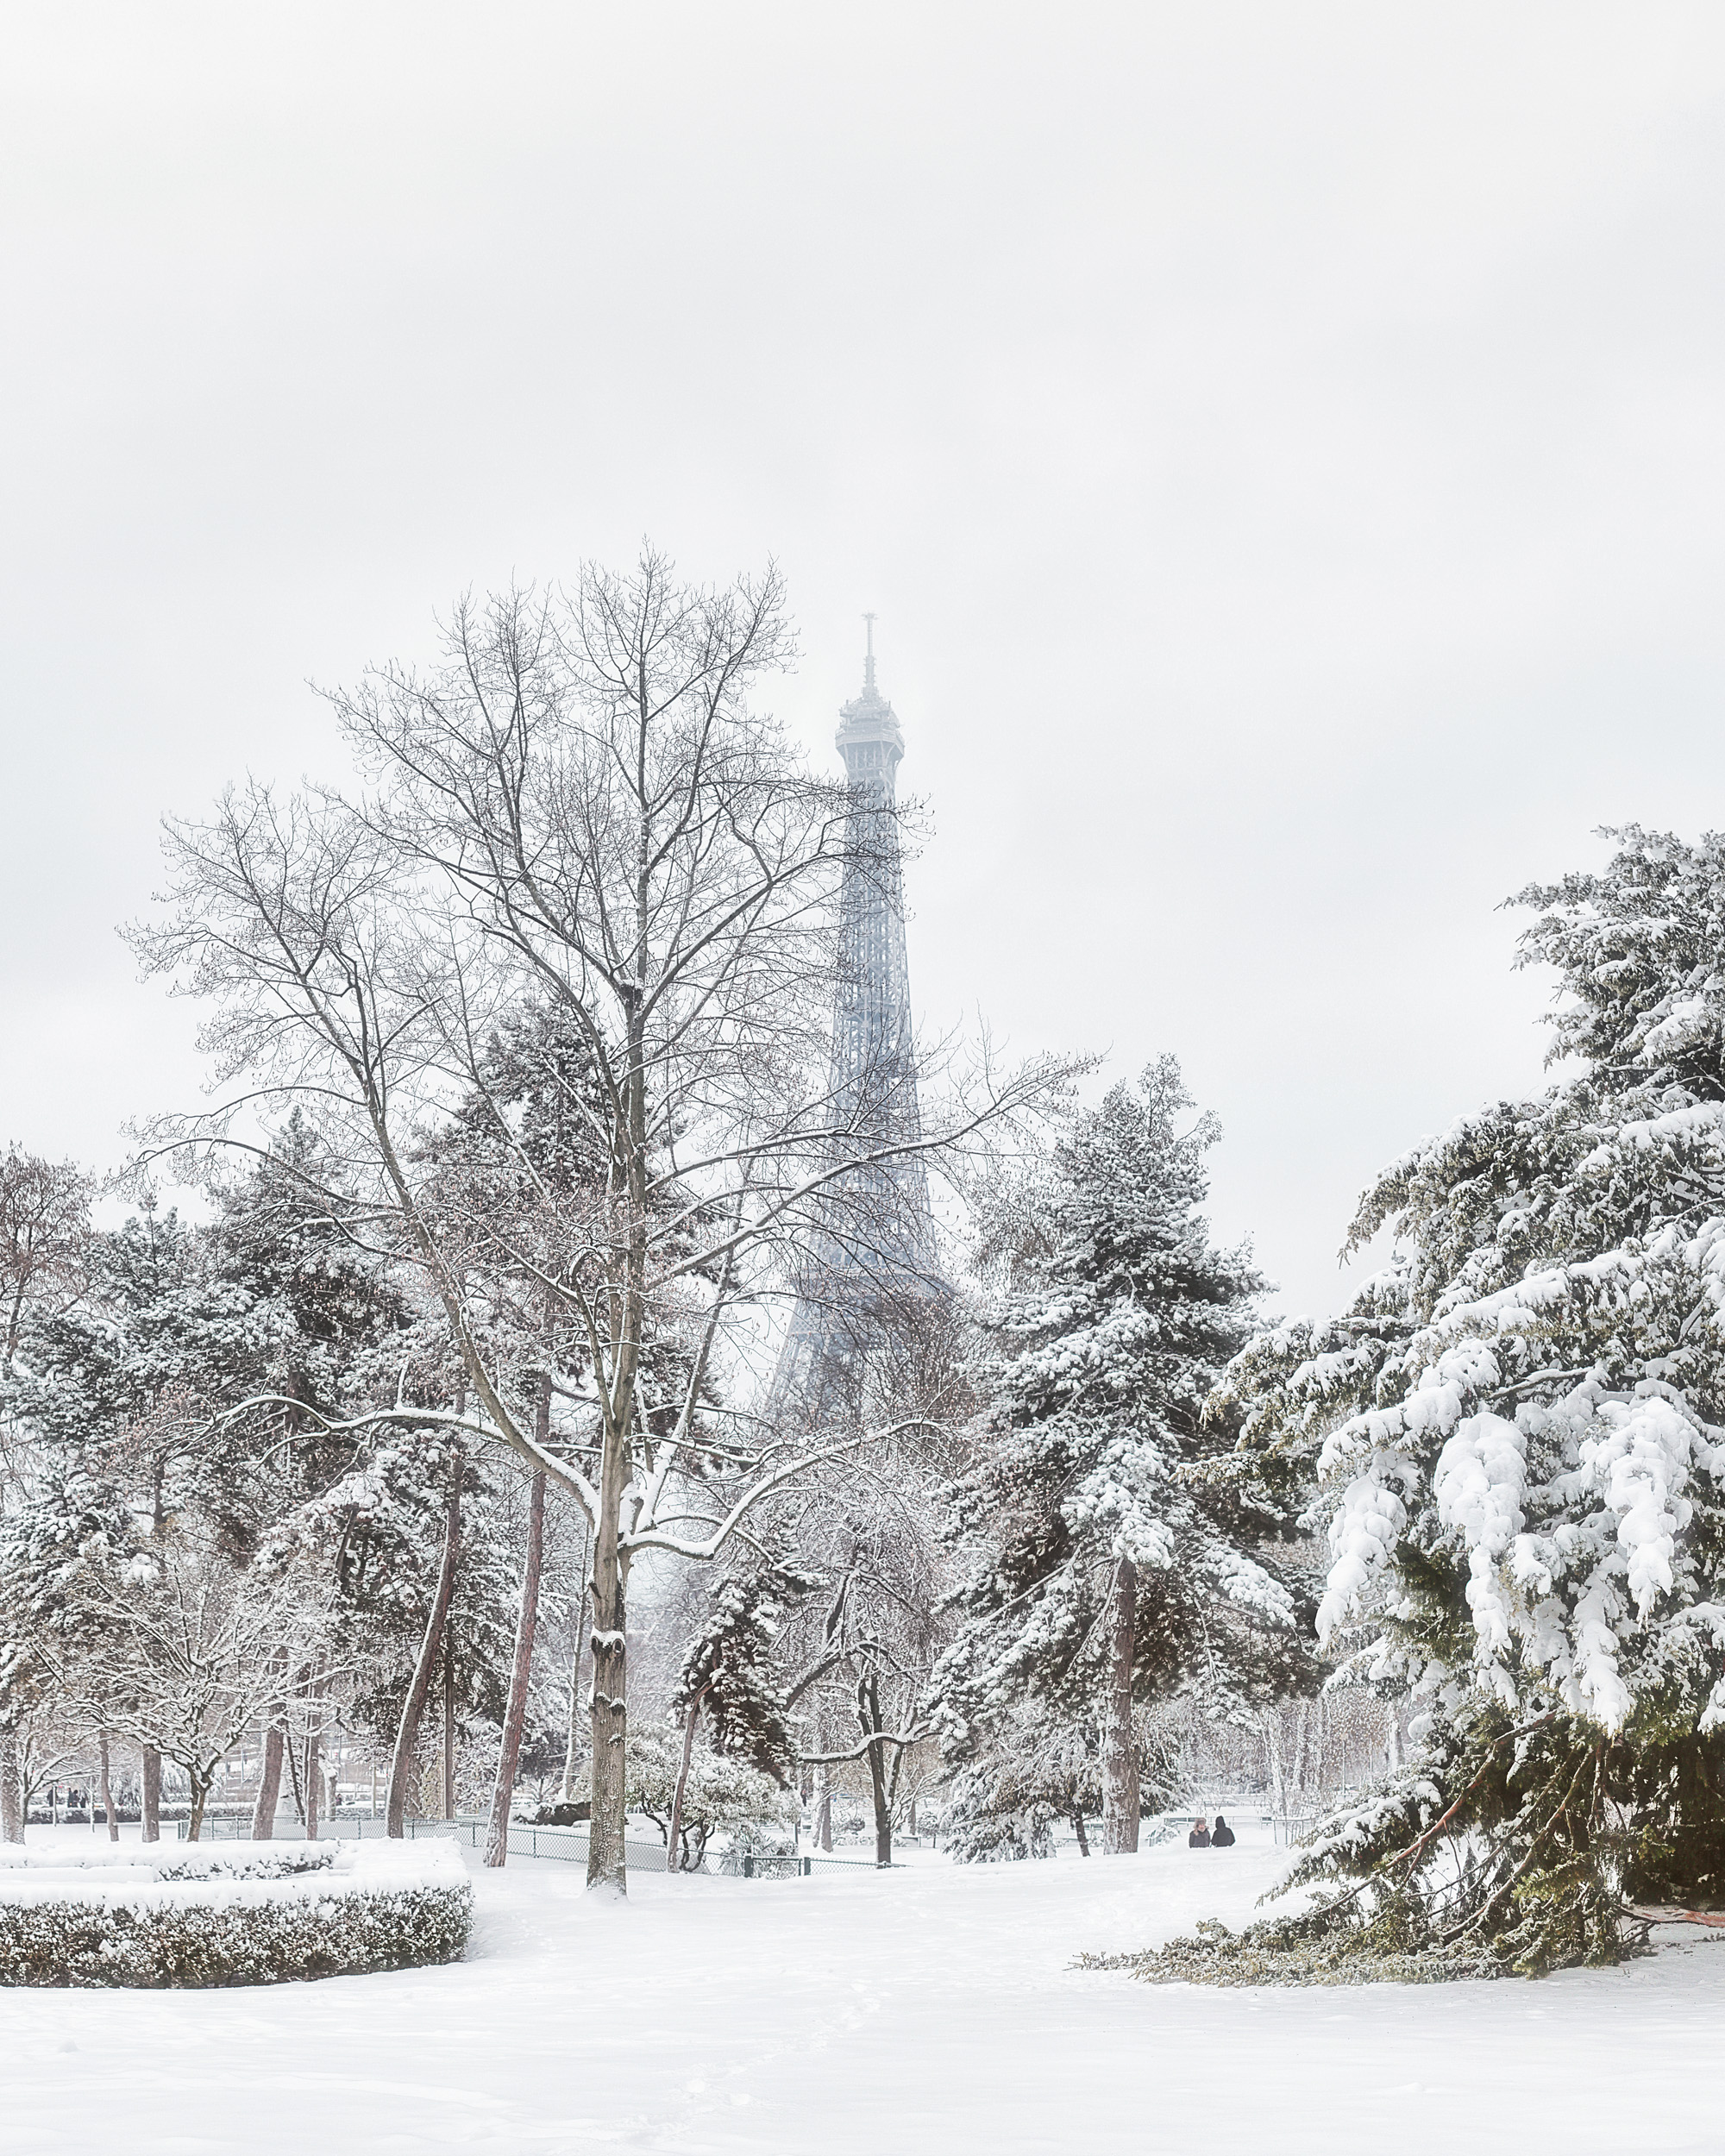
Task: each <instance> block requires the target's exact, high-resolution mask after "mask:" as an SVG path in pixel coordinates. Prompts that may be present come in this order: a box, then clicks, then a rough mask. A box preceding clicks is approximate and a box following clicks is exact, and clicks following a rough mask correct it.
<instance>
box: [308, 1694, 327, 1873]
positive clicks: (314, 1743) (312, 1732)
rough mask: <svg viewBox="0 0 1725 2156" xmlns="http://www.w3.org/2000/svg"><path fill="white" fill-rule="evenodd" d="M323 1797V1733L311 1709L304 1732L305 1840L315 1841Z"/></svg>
mask: <svg viewBox="0 0 1725 2156" xmlns="http://www.w3.org/2000/svg"><path fill="white" fill-rule="evenodd" d="M322 1796H323V1730H322V1728H321V1727H320V1725H319V1720H318V1714H317V1708H316V1707H313V1708H312V1710H311V1720H310V1724H309V1726H308V1727H307V1729H306V1732H305V1839H307V1841H316V1840H317V1814H318V1812H319V1810H320V1808H321V1806H320V1803H319V1800H320V1798H321V1797H322Z"/></svg>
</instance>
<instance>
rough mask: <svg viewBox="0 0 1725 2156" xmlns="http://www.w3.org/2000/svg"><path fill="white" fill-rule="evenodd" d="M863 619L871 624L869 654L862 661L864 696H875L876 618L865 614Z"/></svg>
mask: <svg viewBox="0 0 1725 2156" xmlns="http://www.w3.org/2000/svg"><path fill="white" fill-rule="evenodd" d="M862 618H863V620H864V621H865V622H867V623H868V624H869V629H868V636H869V653H868V656H867V657H866V658H865V659H864V660H863V661H862V693H863V694H864V696H873V695H874V694H875V617H874V616H873V615H872V614H865V615H864V616H863V617H862Z"/></svg>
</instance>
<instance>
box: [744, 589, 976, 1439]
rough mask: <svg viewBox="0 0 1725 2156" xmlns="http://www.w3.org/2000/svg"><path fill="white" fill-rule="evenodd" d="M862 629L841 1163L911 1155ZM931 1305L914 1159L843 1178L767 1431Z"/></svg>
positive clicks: (887, 759) (880, 787)
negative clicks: (901, 1150) (912, 1310)
mask: <svg viewBox="0 0 1725 2156" xmlns="http://www.w3.org/2000/svg"><path fill="white" fill-rule="evenodd" d="M862 618H863V620H864V621H865V622H866V623H867V624H868V652H867V656H866V657H865V658H864V660H863V661H862V695H861V696H859V697H857V698H856V699H855V701H854V702H852V703H850V704H846V705H844V707H843V709H842V710H841V711H840V712H839V724H838V734H837V746H838V753H839V755H841V756H843V757H844V768H845V771H846V773H847V774H848V775H849V777H850V811H849V813H848V815H847V818H846V829H845V841H846V844H845V865H844V881H843V883H842V886H841V888H840V893H839V950H838V981H837V993H836V995H835V998H834V1006H833V1013H832V1063H831V1084H830V1088H829V1093H830V1114H831V1121H832V1124H833V1125H834V1128H835V1130H836V1131H838V1132H840V1133H841V1134H842V1135H841V1136H840V1138H839V1139H838V1140H837V1142H838V1143H840V1144H843V1145H844V1149H845V1150H846V1151H847V1152H849V1153H852V1154H867V1153H869V1152H872V1151H874V1150H876V1149H878V1148H882V1147H892V1146H897V1145H904V1144H914V1143H915V1141H916V1140H917V1139H918V1138H920V1136H921V1134H922V1119H921V1113H920V1111H919V1106H918V1101H917V1071H916V1054H915V1046H914V1042H913V1032H912V1026H911V990H910V971H909V968H908V966H907V964H906V957H905V898H904V870H903V865H902V863H901V862H900V855H899V830H898V817H897V807H896V802H897V794H896V782H897V774H898V768H899V760H900V757H901V756H902V755H904V753H905V736H904V733H903V730H901V728H900V725H899V721H898V717H897V714H896V713H895V712H894V710H893V707H892V705H890V704H888V702H887V700H886V699H885V698H884V697H882V695H881V693H880V691H879V689H878V688H877V687H876V686H875V617H874V616H873V615H872V614H865V615H864V616H863V617H862ZM944 1293H945V1290H944V1287H943V1285H942V1283H941V1282H940V1279H939V1275H938V1272H937V1270H936V1264H935V1246H934V1223H933V1218H932V1215H931V1213H930V1211H929V1202H928V1177H927V1175H926V1174H925V1170H924V1168H923V1164H922V1160H921V1157H920V1156H919V1155H916V1154H912V1155H910V1156H908V1157H906V1156H900V1157H899V1158H897V1159H892V1160H888V1161H883V1162H869V1163H867V1164H864V1165H858V1166H856V1167H855V1168H853V1169H850V1170H849V1171H848V1172H847V1173H846V1174H845V1175H844V1176H843V1177H842V1178H841V1179H840V1180H839V1181H837V1183H836V1184H835V1185H834V1186H833V1188H832V1190H831V1194H830V1195H829V1196H828V1198H827V1199H826V1200H825V1202H824V1204H823V1206H822V1209H821V1215H820V1219H819V1225H818V1226H817V1229H816V1232H815V1234H814V1235H813V1237H812V1245H811V1248H810V1250H809V1252H808V1256H807V1260H806V1263H805V1264H804V1266H803V1268H802V1269H801V1272H800V1276H799V1278H798V1281H797V1300H796V1304H795V1307H794V1308H793V1310H792V1313H791V1320H790V1324H789V1326H787V1329H786V1332H785V1338H784V1343H783V1344H782V1346H781V1349H780V1351H779V1361H778V1366H777V1368H776V1369H775V1372H774V1376H773V1382H772V1386H771V1388H770V1389H769V1392H768V1401H767V1410H766V1412H767V1419H768V1421H769V1422H774V1423H776V1424H778V1425H780V1426H784V1425H785V1424H786V1423H787V1422H792V1421H795V1420H807V1419H812V1418H816V1417H819V1416H821V1415H823V1414H826V1413H831V1412H832V1411H833V1410H834V1409H835V1408H837V1407H840V1406H842V1405H844V1404H846V1403H848V1402H850V1401H851V1399H852V1397H853V1395H854V1392H855V1384H854V1377H855V1372H856V1364H857V1361H858V1357H859V1356H860V1354H861V1352H862V1351H863V1350H864V1349H865V1348H866V1347H867V1345H868V1343H869V1338H870V1337H871V1336H872V1335H874V1334H875V1333H876V1332H877V1331H878V1329H879V1327H880V1326H881V1322H882V1319H883V1317H885V1316H886V1315H887V1314H888V1313H889V1312H890V1311H891V1310H892V1309H894V1308H899V1309H902V1308H904V1307H906V1304H907V1303H910V1302H913V1301H915V1300H927V1299H928V1298H930V1297H931V1296H937V1295H940V1294H944Z"/></svg>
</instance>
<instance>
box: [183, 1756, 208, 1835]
mask: <svg viewBox="0 0 1725 2156" xmlns="http://www.w3.org/2000/svg"><path fill="white" fill-rule="evenodd" d="M185 1778H186V1781H187V1782H188V1783H189V1784H190V1785H191V1817H190V1818H189V1819H188V1820H187V1821H186V1822H185V1839H187V1840H188V1841H196V1840H197V1839H198V1837H199V1836H200V1835H201V1834H202V1833H203V1832H204V1805H205V1804H206V1802H208V1801H209V1796H210V1783H211V1782H212V1781H213V1780H214V1779H215V1773H214V1770H213V1769H212V1770H211V1771H210V1773H209V1774H207V1775H202V1776H200V1775H199V1774H198V1771H197V1769H196V1768H195V1767H188V1768H187V1769H186V1773H185Z"/></svg>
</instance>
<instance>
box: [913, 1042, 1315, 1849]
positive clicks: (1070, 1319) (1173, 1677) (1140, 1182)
mask: <svg viewBox="0 0 1725 2156" xmlns="http://www.w3.org/2000/svg"><path fill="white" fill-rule="evenodd" d="M1190 1106H1191V1102H1190V1100H1189V1098H1188V1096H1187V1094H1186V1092H1185V1090H1184V1088H1183V1087H1182V1084H1181V1081H1180V1073H1179V1069H1178V1067H1177V1065H1176V1062H1174V1060H1173V1058H1172V1057H1164V1059H1163V1060H1162V1061H1161V1062H1157V1063H1154V1064H1152V1065H1151V1067H1150V1068H1149V1069H1147V1070H1146V1071H1145V1074H1144V1076H1143V1078H1142V1080H1141V1081H1139V1084H1138V1087H1136V1088H1134V1087H1126V1086H1120V1087H1115V1089H1114V1090H1113V1092H1112V1093H1110V1094H1109V1095H1108V1096H1107V1100H1105V1101H1104V1102H1103V1103H1102V1105H1101V1107H1100V1108H1099V1109H1098V1110H1096V1111H1095V1112H1094V1113H1092V1114H1089V1115H1087V1116H1085V1117H1083V1118H1082V1119H1081V1120H1079V1122H1078V1123H1077V1124H1076V1126H1075V1127H1074V1129H1073V1130H1072V1131H1071V1133H1070V1135H1069V1138H1067V1140H1066V1141H1065V1143H1064V1144H1062V1145H1061V1146H1060V1147H1059V1149H1058V1150H1057V1154H1056V1156H1055V1158H1054V1162H1053V1168H1052V1175H1051V1181H1050V1183H1049V1185H1048V1186H1047V1187H1046V1188H1045V1189H1044V1190H1043V1191H1042V1192H1041V1193H1039V1194H1038V1195H1037V1197H1036V1200H1035V1202H1033V1203H1032V1204H1031V1205H1029V1206H1020V1207H1019V1208H1018V1209H1017V1210H1016V1213H1015V1215H1014V1218H1013V1223H1012V1226H1011V1238H1012V1243H1013V1250H1014V1252H1015V1256H1014V1258H1013V1263H1012V1265H1011V1268H1010V1271H1011V1275H1012V1277H1011V1278H1010V1280H1009V1282H1008V1284H1007V1289H1006V1292H1005V1293H1004V1294H1003V1295H1002V1297H1001V1298H1000V1302H999V1304H998V1307H996V1308H995V1310H994V1313H993V1315H992V1319H991V1321H990V1323H989V1326H988V1331H989V1334H990V1338H991V1345H992V1350H993V1368H992V1371H991V1372H990V1377H991V1382H992V1390H993V1395H994V1397H993V1404H992V1407H991V1408H990V1409H989V1411H988V1415H987V1417H986V1421H985V1426H984V1430H983V1432H982V1443H981V1455H980V1458H979V1461H978V1463H977V1465H976V1466H975V1469H974V1470H972V1471H971V1472H970V1473H969V1474H968V1475H967V1476H964V1477H963V1479H962V1480H961V1481H960V1482H959V1483H958V1484H957V1489H956V1491H955V1493H954V1496H955V1504H954V1514H955V1527H956V1532H957V1534H958V1536H959V1537H960V1538H961V1539H962V1540H963V1544H964V1545H965V1547H966V1549H967V1551H968V1552H969V1557H970V1560H971V1576H970V1579H969V1583H968V1585H967V1586H966V1587H965V1588H964V1589H963V1590H962V1593H961V1595H960V1597H959V1602H960V1607H961V1608H962V1609H963V1613H964V1616H965V1623H964V1626H963V1631H962V1633H961V1634H960V1636H959V1638H958V1639H957V1641H956V1642H955V1644H954V1645H953V1646H952V1647H951V1648H950V1649H949V1651H947V1653H946V1655H945V1656H944V1659H943V1661H942V1664H941V1665H940V1668H939V1670H938V1674H937V1680H936V1681H937V1685H938V1689H939V1692H940V1695H941V1696H942V1698H943V1701H944V1714H945V1720H946V1732H945V1741H946V1745H947V1751H948V1755H949V1758H951V1759H952V1760H953V1761H954V1762H955V1763H956V1764H957V1765H959V1766H960V1767H963V1768H966V1769H970V1770H975V1769H976V1768H977V1767H978V1765H979V1764H982V1765H983V1766H986V1764H987V1762H988V1760H989V1759H990V1758H992V1759H994V1761H995V1762H996V1763H997V1764H998V1766H999V1768H1000V1772H1001V1773H1007V1772H1008V1771H1011V1770H1012V1769H1013V1764H1014V1762H1013V1758H1012V1751H1013V1746H1012V1741H1011V1732H1012V1731H1013V1727H1014V1718H1015V1717H1016V1715H1017V1714H1019V1710H1020V1709H1021V1708H1022V1707H1023V1705H1024V1704H1025V1702H1029V1701H1036V1702H1045V1703H1046V1704H1047V1705H1048V1706H1049V1707H1051V1708H1054V1709H1057V1711H1058V1712H1060V1713H1062V1714H1064V1715H1065V1716H1066V1717H1067V1718H1068V1719H1069V1720H1074V1721H1076V1720H1082V1718H1083V1717H1085V1716H1086V1715H1095V1717H1096V1718H1097V1719H1098V1720H1100V1722H1101V1727H1102V1762H1101V1776H1102V1784H1103V1814H1104V1834H1105V1846H1107V1847H1108V1848H1109V1849H1111V1850H1120V1849H1131V1848H1133V1847H1136V1846H1137V1833H1138V1789H1137V1778H1136V1768H1135V1762H1134V1754H1133V1748H1132V1702H1133V1700H1134V1699H1141V1698H1145V1697H1149V1696H1152V1695H1155V1696H1164V1697H1165V1696H1169V1695H1172V1694H1174V1693H1176V1692H1179V1691H1182V1690H1192V1689H1195V1690H1198V1691H1201V1692H1202V1693H1204V1694H1206V1695H1209V1696H1211V1697H1219V1696H1231V1695H1241V1694H1245V1695H1254V1696H1256V1695H1262V1694H1263V1693H1264V1691H1265V1690H1266V1689H1268V1688H1269V1687H1270V1684H1271V1683H1273V1682H1274V1681H1275V1678H1276V1677H1277V1671H1278V1670H1279V1669H1280V1668H1281V1667H1283V1665H1285V1664H1287V1663H1288V1662H1289V1660H1290V1659H1291V1658H1293V1657H1294V1656H1295V1654H1296V1653H1297V1647H1296V1645H1295V1639H1294V1632H1293V1627H1294V1621H1295V1606H1294V1601H1293V1599H1292V1596H1291V1595H1290V1593H1289V1588H1288V1586H1287V1585H1286V1583H1284V1582H1283V1580H1282V1579H1280V1578H1278V1576H1277V1573H1276V1572H1275V1571H1274V1570H1271V1569H1270V1566H1269V1564H1267V1563H1266V1562H1265V1561H1264V1556H1263V1553H1262V1552H1259V1553H1258V1554H1254V1553H1253V1551H1251V1549H1250V1548H1249V1547H1248V1546H1247V1545H1248V1544H1249V1543H1250V1542H1252V1541H1254V1540H1256V1539H1259V1538H1261V1536H1262V1534H1263V1532H1264V1527H1265V1526H1266V1525H1267V1522H1266V1521H1264V1520H1260V1519H1258V1518H1257V1517H1256V1516H1254V1515H1252V1514H1251V1513H1250V1512H1249V1511H1248V1510H1246V1509H1245V1508H1244V1507H1242V1506H1241V1505H1240V1504H1239V1502H1238V1501H1236V1500H1235V1499H1234V1498H1233V1497H1232V1496H1230V1495H1227V1494H1226V1493H1223V1492H1219V1491H1217V1490H1215V1489H1212V1488H1210V1487H1208V1486H1207V1484H1206V1483H1205V1482H1204V1481H1203V1480H1202V1479H1201V1476H1199V1475H1197V1474H1196V1473H1195V1472H1194V1470H1197V1469H1199V1468H1201V1464H1202V1463H1204V1462H1205V1461H1206V1460H1207V1459H1208V1458H1209V1457H1212V1456H1214V1454H1216V1453H1217V1452H1218V1451H1220V1450H1221V1449H1222V1448H1223V1446H1224V1445H1225V1444H1226V1433H1224V1432H1217V1431H1215V1430H1214V1429H1211V1428H1209V1427H1208V1426H1207V1425H1206V1422H1205V1401H1206V1399H1207V1396H1208V1394H1209V1393H1210V1391H1211V1389H1212V1388H1213V1387H1214V1384H1215V1382H1216V1381H1217V1379H1218V1378H1219V1377H1220V1374H1221V1370H1222V1369H1223V1366H1224V1365H1225V1364H1226V1362H1227V1361H1228V1359H1229V1357H1231V1356H1233V1354H1234V1353H1235V1352H1236V1351H1237V1350H1238V1349H1239V1346H1240V1345H1241V1344H1242V1342H1243V1340H1244V1339H1245V1335H1246V1332H1247V1328H1248V1324H1249V1320H1250V1316H1251V1307H1252V1301H1253V1298H1254V1297H1255V1296H1257V1295H1258V1294H1259V1293H1260V1292H1261V1290H1262V1288H1263V1282H1261V1280H1260V1279H1259V1277H1258V1274H1257V1272H1256V1271H1255V1270H1254V1269H1253V1268H1252V1266H1251V1263H1250V1261H1249V1259H1248V1257H1247V1256H1246V1254H1245V1252H1243V1251H1223V1250H1217V1249H1215V1248H1214V1246H1213V1245H1212V1244H1211V1243H1210V1240H1209V1232H1208V1226H1207V1225H1206V1223H1205V1221H1204V1219H1203V1218H1202V1217H1201V1214H1200V1213H1199V1211H1198V1207H1199V1206H1201V1204H1202V1202H1203V1200H1204V1197H1205V1195H1206V1191H1207V1181H1206V1177H1205V1172H1204V1156H1205V1154H1206V1152H1207V1151H1208V1149H1209V1147H1210V1146H1211V1145H1212V1144H1214V1142H1215V1140H1216V1138H1217V1137H1218V1135H1219V1131H1218V1128H1217V1125H1216V1123H1215V1121H1214V1118H1212V1117H1210V1116H1208V1115H1206V1116H1202V1117H1200V1118H1199V1119H1197V1121H1196V1122H1195V1124H1194V1125H1191V1126H1190V1127H1189V1128H1187V1129H1184V1130H1182V1128H1181V1127H1180V1122H1179V1119H1180V1118H1181V1117H1182V1114H1183V1112H1185V1111H1186V1110H1187V1109H1189V1107H1190ZM966 1787H967V1789H969V1793H970V1801H971V1802H972V1803H973V1804H982V1803H983V1802H986V1801H987V1800H986V1797H985V1792H986V1790H987V1788H988V1775H987V1773H986V1772H983V1773H981V1774H978V1773H977V1772H975V1771H972V1772H971V1773H970V1774H969V1777H968V1779H967V1783H966Z"/></svg>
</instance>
